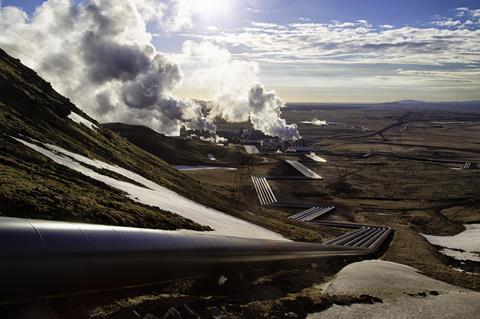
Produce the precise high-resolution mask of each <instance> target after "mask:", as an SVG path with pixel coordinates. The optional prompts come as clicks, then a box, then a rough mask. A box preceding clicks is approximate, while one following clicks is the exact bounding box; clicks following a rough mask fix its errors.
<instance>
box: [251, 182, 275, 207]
mask: <svg viewBox="0 0 480 319" xmlns="http://www.w3.org/2000/svg"><path fill="white" fill-rule="evenodd" d="M252 182H253V186H254V187H255V191H256V192H257V196H258V201H259V202H260V205H271V204H274V203H276V202H277V198H276V197H275V194H274V193H273V191H272V189H271V188H270V185H269V184H268V182H267V179H266V178H265V177H258V176H252Z"/></svg>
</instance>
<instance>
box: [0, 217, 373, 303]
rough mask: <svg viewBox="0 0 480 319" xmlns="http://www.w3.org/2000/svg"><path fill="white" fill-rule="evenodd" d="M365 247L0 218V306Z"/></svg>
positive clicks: (358, 252)
mask: <svg viewBox="0 0 480 319" xmlns="http://www.w3.org/2000/svg"><path fill="white" fill-rule="evenodd" d="M372 252H373V251H372V250H369V249H360V248H354V247H342V246H335V245H322V244H315V243H300V242H290V241H272V240H262V239H251V238H238V237H226V236H214V235H208V234H199V233H193V232H187V233H185V232H172V231H161V230H151V229H141V228H129V227H115V226H102V225H92V224H78V223H68V222H57V221H45V220H31V219H20V218H9V217H0V303H6V302H11V301H18V300H25V299H31V298H40V297H47V296H58V295H67V294H73V293H80V292H88V291H97V290H104V289H113V288H126V287H132V286H139V285H146V284H154V283H159V282H165V281H172V280H176V279H181V278H188V277H192V276H201V275H211V274H225V273H230V272H233V271H245V270H250V269H262V268H271V267H287V266H294V265H299V266H300V265H307V264H311V263H313V262H315V261H319V260H320V259H323V258H339V257H340V258H344V257H347V256H364V255H368V254H370V253H372Z"/></svg>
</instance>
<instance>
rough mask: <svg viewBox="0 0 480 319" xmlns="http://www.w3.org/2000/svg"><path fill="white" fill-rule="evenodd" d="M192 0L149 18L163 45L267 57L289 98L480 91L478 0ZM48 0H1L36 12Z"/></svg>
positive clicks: (188, 92) (173, 51)
mask: <svg viewBox="0 0 480 319" xmlns="http://www.w3.org/2000/svg"><path fill="white" fill-rule="evenodd" d="M170 1H171V0H170ZM183 1H184V2H185V1H186V2H187V4H188V3H189V5H187V7H186V8H187V11H188V17H187V18H186V19H187V20H188V21H187V22H185V23H183V24H181V25H179V26H178V27H176V28H170V29H165V28H162V27H159V24H158V23H155V22H150V23H149V31H150V32H151V33H152V34H154V36H153V40H152V41H153V43H154V44H155V46H156V47H157V49H158V50H159V51H162V52H166V53H168V54H169V55H172V56H173V58H174V59H175V58H177V59H178V60H181V59H182V54H183V53H182V50H183V49H182V48H183V47H184V43H185V41H193V42H195V43H200V42H202V43H203V42H208V43H213V44H214V45H215V46H217V47H218V48H222V49H225V50H228V52H230V54H231V57H230V58H231V59H235V60H239V61H245V62H252V63H256V64H258V66H259V77H260V79H261V81H262V82H263V83H264V84H265V85H266V86H267V87H269V88H271V89H275V90H276V91H277V92H278V93H279V94H280V96H281V97H282V98H283V99H284V100H286V101H300V102H309V101H320V102H382V101H391V100H398V99H422V100H433V101H435V100H446V101H447V100H473V99H480V93H479V92H480V49H479V48H480V40H479V39H480V1H479V0H477V1H455V0H450V1H446V0H403V1H385V0H383V1H382V0H362V1H355V0H350V1H346V0H262V1H259V0H257V1H255V0H204V1H200V0H183ZM200 2H201V3H203V4H202V5H201V6H200V5H199V3H200ZM41 3H42V1H38V0H30V1H28V0H26V1H18V0H15V1H12V0H3V1H2V4H3V6H8V5H13V6H19V7H22V8H23V9H24V10H25V11H26V12H27V13H29V14H32V12H33V10H34V8H35V7H36V6H38V5H39V4H41ZM183 17H184V18H185V16H183ZM182 69H183V72H184V73H185V75H186V81H185V85H184V86H183V87H182V88H180V89H179V90H178V94H179V95H181V96H185V97H199V98H209V93H208V92H207V91H208V90H207V91H206V90H203V89H202V88H201V87H199V86H198V85H196V84H195V81H193V80H191V81H190V80H189V75H190V74H195V72H197V73H198V66H196V65H194V64H193V63H188V62H186V63H184V65H183V66H182Z"/></svg>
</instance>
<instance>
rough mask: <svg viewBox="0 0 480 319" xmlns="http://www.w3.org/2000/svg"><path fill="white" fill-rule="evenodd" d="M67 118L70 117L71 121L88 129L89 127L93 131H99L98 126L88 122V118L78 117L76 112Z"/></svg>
mask: <svg viewBox="0 0 480 319" xmlns="http://www.w3.org/2000/svg"><path fill="white" fill-rule="evenodd" d="M67 117H68V118H69V119H71V120H72V121H74V122H75V123H78V124H83V125H85V126H86V127H88V128H89V129H91V130H92V131H95V129H98V126H96V125H95V124H93V123H92V122H90V121H89V120H87V119H86V118H84V117H82V116H80V115H78V114H77V113H75V112H70V114H69V115H68V116H67Z"/></svg>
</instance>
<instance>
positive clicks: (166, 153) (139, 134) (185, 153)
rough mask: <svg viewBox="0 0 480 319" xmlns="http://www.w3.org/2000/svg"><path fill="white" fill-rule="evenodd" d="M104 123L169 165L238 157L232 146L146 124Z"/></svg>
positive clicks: (224, 160) (235, 159) (223, 161)
mask: <svg viewBox="0 0 480 319" xmlns="http://www.w3.org/2000/svg"><path fill="white" fill-rule="evenodd" d="M103 127H106V128H108V129H110V130H112V131H114V132H115V133H117V134H118V135H120V136H122V137H124V138H125V139H127V140H128V141H129V142H131V143H133V144H135V145H137V146H138V147H140V148H142V149H144V150H145V151H147V152H150V153H152V154H154V155H156V156H158V157H159V158H161V159H162V160H164V161H165V162H167V163H169V164H172V165H195V164H212V163H214V164H215V165H219V164H220V165H224V164H227V163H236V162H237V161H238V154H237V152H236V151H235V150H234V149H232V148H228V147H222V146H218V145H215V144H212V143H209V142H205V141H201V140H193V139H184V138H180V137H169V136H165V135H163V134H160V133H158V132H156V131H154V130H152V129H150V128H148V127H146V126H142V125H129V124H124V123H106V124H103ZM208 154H213V155H214V156H215V158H216V159H217V160H216V161H215V162H212V161H210V160H209V159H208V156H207V155H208Z"/></svg>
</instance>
